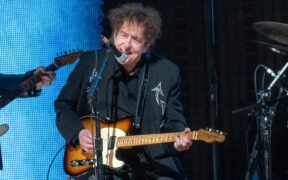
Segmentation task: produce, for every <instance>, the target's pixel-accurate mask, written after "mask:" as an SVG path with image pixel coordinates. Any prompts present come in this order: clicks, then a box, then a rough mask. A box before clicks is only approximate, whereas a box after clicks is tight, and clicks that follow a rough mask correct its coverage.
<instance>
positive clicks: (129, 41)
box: [124, 38, 132, 50]
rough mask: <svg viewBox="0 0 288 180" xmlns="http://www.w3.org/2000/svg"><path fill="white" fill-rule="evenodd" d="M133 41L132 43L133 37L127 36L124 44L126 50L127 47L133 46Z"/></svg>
mask: <svg viewBox="0 0 288 180" xmlns="http://www.w3.org/2000/svg"><path fill="white" fill-rule="evenodd" d="M131 43H132V39H131V38H127V39H126V41H125V43H124V45H125V47H124V48H125V50H126V49H130V48H131Z"/></svg>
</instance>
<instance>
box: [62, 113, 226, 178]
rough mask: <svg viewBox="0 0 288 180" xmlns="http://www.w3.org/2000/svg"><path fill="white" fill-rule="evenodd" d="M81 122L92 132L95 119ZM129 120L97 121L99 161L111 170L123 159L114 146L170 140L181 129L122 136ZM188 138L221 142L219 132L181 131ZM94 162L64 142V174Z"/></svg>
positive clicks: (222, 137)
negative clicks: (170, 131)
mask: <svg viewBox="0 0 288 180" xmlns="http://www.w3.org/2000/svg"><path fill="white" fill-rule="evenodd" d="M81 120H82V124H83V125H84V127H85V128H86V129H91V127H93V131H94V132H95V121H94V120H93V121H92V123H91V120H90V118H88V117H84V118H82V119H81ZM131 122H132V121H131V119H130V118H129V117H128V118H122V119H118V120H117V121H116V122H115V123H111V122H106V121H101V122H100V129H101V138H102V139H103V152H102V157H103V164H104V165H105V166H106V167H108V168H112V169H114V170H117V169H118V170H120V169H121V167H122V166H123V165H124V162H123V161H120V160H118V159H117V158H116V151H117V149H118V148H122V149H125V148H126V149H127V148H131V147H134V146H142V145H151V144H160V143H168V142H174V141H175V139H176V138H177V137H179V136H181V135H183V132H176V133H161V134H146V135H133V136H126V134H127V133H128V131H129V129H130V128H131ZM184 135H185V136H187V137H189V139H191V140H196V141H197V140H199V141H205V142H207V143H212V142H224V140H225V135H224V134H223V133H222V132H218V131H216V132H215V131H211V130H205V129H199V130H198V131H191V132H189V133H186V134H184ZM94 164H95V157H94V155H91V154H87V153H86V152H85V151H83V150H82V149H81V147H80V145H78V146H76V147H72V146H69V145H67V146H66V149H65V155H64V169H65V172H66V173H67V174H68V175H71V176H79V175H81V174H83V173H85V172H87V171H88V170H89V169H91V168H92V167H93V165H94Z"/></svg>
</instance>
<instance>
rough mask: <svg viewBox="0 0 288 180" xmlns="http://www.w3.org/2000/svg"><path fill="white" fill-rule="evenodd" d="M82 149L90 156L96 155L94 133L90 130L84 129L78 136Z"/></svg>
mask: <svg viewBox="0 0 288 180" xmlns="http://www.w3.org/2000/svg"><path fill="white" fill-rule="evenodd" d="M78 139H79V144H80V146H81V148H82V149H83V150H84V151H86V152H87V153H89V154H94V150H93V138H92V133H91V131H89V130H88V129H82V130H81V131H80V132H79V135H78Z"/></svg>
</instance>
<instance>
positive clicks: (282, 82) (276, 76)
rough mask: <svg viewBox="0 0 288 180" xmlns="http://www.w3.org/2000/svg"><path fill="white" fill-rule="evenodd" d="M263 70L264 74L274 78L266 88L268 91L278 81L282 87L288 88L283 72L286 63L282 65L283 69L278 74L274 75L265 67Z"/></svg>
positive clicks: (287, 64) (287, 66) (286, 65)
mask: <svg viewBox="0 0 288 180" xmlns="http://www.w3.org/2000/svg"><path fill="white" fill-rule="evenodd" d="M264 68H265V70H266V72H267V73H268V74H270V75H271V76H272V77H273V78H274V79H273V81H272V82H271V83H270V85H269V86H268V90H270V89H271V88H272V87H273V86H274V84H275V83H276V82H277V81H278V80H279V81H280V83H281V84H282V85H283V86H285V87H288V82H287V80H285V79H284V78H285V75H284V71H285V70H286V69H287V68H288V63H286V64H285V65H284V67H283V68H282V69H281V70H280V72H279V73H277V74H275V73H274V71H273V70H272V69H270V68H268V67H266V66H264ZM283 77H284V78H283Z"/></svg>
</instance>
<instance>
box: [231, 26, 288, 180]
mask: <svg viewBox="0 0 288 180" xmlns="http://www.w3.org/2000/svg"><path fill="white" fill-rule="evenodd" d="M253 28H254V29H255V30H256V31H257V32H258V33H259V34H261V35H263V36H265V37H266V38H268V39H269V40H271V41H272V42H273V43H269V42H262V41H253V42H254V43H257V44H258V45H261V46H264V47H266V48H268V49H269V50H271V51H272V52H274V53H277V54H280V55H284V56H287V55H288V24H283V23H278V22H268V21H261V22H255V23H253ZM264 67H265V66H264ZM287 68H288V62H286V64H285V65H284V66H283V67H282V69H281V70H280V71H278V72H277V73H274V72H273V71H272V70H271V69H269V68H267V67H265V69H266V72H267V73H268V74H270V75H271V76H272V77H273V78H274V79H273V80H272V81H271V83H270V84H269V86H267V87H266V88H265V87H264V88H263V89H261V90H259V92H258V91H257V96H259V98H258V99H257V103H255V104H253V105H249V106H246V107H242V108H239V109H236V110H233V111H232V114H234V113H238V112H243V111H249V113H250V114H253V115H254V116H255V117H256V120H257V129H258V132H257V133H256V137H255V140H254V144H253V147H252V150H251V153H250V155H249V162H248V168H247V171H246V175H245V180H250V179H253V177H255V174H256V175H257V176H260V179H265V180H271V179H272V167H271V126H272V120H273V117H274V115H275V109H276V106H277V104H278V102H280V101H282V100H284V99H287V98H288V96H287V95H288V93H287V92H288V91H287V92H286V94H284V95H281V96H278V97H277V98H274V99H272V98H271V88H272V87H273V86H274V85H275V84H276V82H279V83H280V86H281V84H282V85H283V86H284V84H288V81H287V80H286V79H283V78H282V77H283V76H284V77H285V74H284V73H285V71H286V69H287ZM280 81H282V83H281V82H280ZM283 81H285V82H283ZM287 126H288V125H287Z"/></svg>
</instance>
